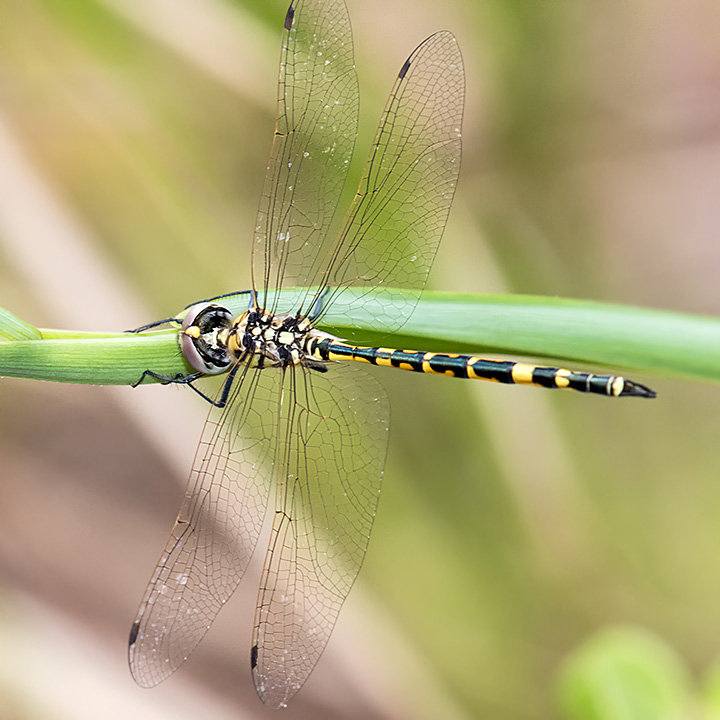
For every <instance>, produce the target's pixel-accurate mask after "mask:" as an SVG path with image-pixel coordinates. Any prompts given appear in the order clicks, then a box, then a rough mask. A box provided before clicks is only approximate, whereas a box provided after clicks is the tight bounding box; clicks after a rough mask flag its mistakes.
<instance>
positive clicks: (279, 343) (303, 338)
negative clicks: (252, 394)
mask: <svg viewBox="0 0 720 720" xmlns="http://www.w3.org/2000/svg"><path fill="white" fill-rule="evenodd" d="M325 338H331V339H333V340H334V339H336V338H335V337H334V336H332V335H329V334H328V333H324V332H322V331H320V330H317V329H315V328H314V327H313V326H312V323H311V322H310V321H309V320H308V319H307V317H305V316H304V315H290V314H273V313H270V312H267V311H265V310H263V309H262V308H250V309H249V310H246V311H245V312H244V313H243V314H242V315H240V316H239V317H237V318H233V315H232V313H231V312H230V311H229V310H228V309H227V308H225V307H222V306H221V305H217V304H215V303H209V302H205V303H198V304H197V305H193V306H192V307H191V308H190V310H189V311H188V313H187V315H186V317H185V320H184V321H183V325H182V328H181V330H180V346H181V348H182V351H183V354H184V355H185V358H186V360H187V361H188V362H189V363H190V364H191V365H192V366H193V367H194V368H195V369H196V370H198V371H200V372H202V373H204V374H207V375H214V374H218V373H222V372H226V371H227V370H229V369H230V365H231V364H232V363H234V362H242V361H244V362H249V363H252V364H253V365H254V366H257V367H260V368H263V367H288V366H290V365H300V364H302V365H306V366H308V367H310V368H312V369H314V370H321V371H322V370H325V366H324V363H321V362H318V361H317V360H316V359H314V358H313V357H311V355H310V352H309V350H308V348H309V343H310V341H311V340H316V339H325Z"/></svg>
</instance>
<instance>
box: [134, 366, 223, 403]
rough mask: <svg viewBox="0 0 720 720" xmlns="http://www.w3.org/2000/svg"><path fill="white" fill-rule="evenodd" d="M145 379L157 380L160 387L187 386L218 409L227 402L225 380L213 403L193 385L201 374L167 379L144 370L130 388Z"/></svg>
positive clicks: (180, 375)
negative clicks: (219, 394) (219, 395)
mask: <svg viewBox="0 0 720 720" xmlns="http://www.w3.org/2000/svg"><path fill="white" fill-rule="evenodd" d="M233 376H234V373H233ZM146 377H151V378H153V379H155V380H157V381H158V382H159V383H160V384H161V385H169V384H172V385H187V386H188V387H189V388H190V389H191V390H194V391H195V392H196V393H197V394H198V395H199V396H200V397H201V398H202V399H203V400H206V401H207V402H209V403H210V404H211V405H214V406H215V407H219V408H222V407H225V403H226V402H227V395H228V393H229V392H230V388H229V386H228V387H227V388H226V387H225V386H226V385H229V384H228V382H227V380H226V381H225V384H224V385H223V391H222V395H221V397H220V400H219V401H215V400H213V399H212V398H210V397H208V396H207V395H206V394H205V393H204V392H203V391H202V390H199V389H198V388H196V387H195V386H194V385H193V382H195V380H197V379H198V378H201V377H203V374H202V373H199V372H196V373H192V375H182V374H178V375H176V376H175V377H168V376H167V375H159V374H158V373H156V372H153V371H152V370H145V372H143V374H142V375H141V376H140V379H139V380H138V381H137V382H136V383H133V384H132V385H131V387H134V388H135V387H137V386H138V385H140V384H141V383H142V381H143V380H144V379H145V378H146ZM228 379H230V378H228Z"/></svg>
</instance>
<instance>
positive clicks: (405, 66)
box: [398, 58, 410, 80]
mask: <svg viewBox="0 0 720 720" xmlns="http://www.w3.org/2000/svg"><path fill="white" fill-rule="evenodd" d="M409 69H410V58H408V59H407V60H406V61H405V62H404V63H403V66H402V67H401V68H400V72H399V73H398V77H399V78H400V79H401V80H402V79H403V78H404V77H405V76H406V75H407V71H408V70H409Z"/></svg>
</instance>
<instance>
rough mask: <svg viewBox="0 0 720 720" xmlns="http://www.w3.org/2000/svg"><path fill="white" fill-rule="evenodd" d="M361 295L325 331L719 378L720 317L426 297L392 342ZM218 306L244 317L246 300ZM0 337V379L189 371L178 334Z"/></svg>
mask: <svg viewBox="0 0 720 720" xmlns="http://www.w3.org/2000/svg"><path fill="white" fill-rule="evenodd" d="M300 292H302V290H287V291H283V294H282V298H281V302H280V307H281V308H282V307H291V306H292V304H293V301H294V299H295V298H297V297H298V294H299V293H300ZM361 292H362V291H358V293H357V295H358V296H357V297H356V296H355V295H356V294H355V293H353V292H352V291H347V292H345V293H344V294H343V296H342V297H341V299H340V301H339V302H338V303H336V304H334V305H333V306H332V307H331V308H330V311H329V312H328V313H327V314H326V315H325V316H324V318H323V326H322V327H323V328H324V329H327V330H329V331H330V332H333V333H335V334H337V335H339V336H340V337H343V338H347V339H350V340H352V341H354V342H357V343H358V344H365V345H393V346H397V347H403V348H413V349H421V350H422V349H427V350H436V351H452V352H461V353H467V352H475V353H478V352H491V353H500V354H507V355H527V356H532V357H538V358H547V359H549V358H553V359H555V360H556V361H561V362H563V363H570V364H577V363H581V364H593V365H602V366H608V367H619V368H627V369H634V370H637V371H641V372H651V373H657V374H664V375H677V376H682V377H688V378H695V379H702V380H718V379H720V320H718V319H715V318H709V317H702V316H696V315H683V314H679V313H671V312H662V311H658V310H645V309H640V308H631V307H625V306H620V305H608V304H602V303H593V302H588V301H582V300H567V299H562V298H547V297H533V296H521V295H462V294H457V293H438V292H427V293H425V294H424V295H423V297H422V299H421V300H420V302H419V303H418V306H417V309H416V311H415V313H414V314H413V316H412V317H411V318H410V320H409V321H408V322H407V323H406V324H405V326H404V327H403V328H402V330H401V331H400V332H399V333H395V334H394V335H391V334H386V333H382V332H378V331H377V330H376V329H373V327H374V324H375V323H374V318H375V317H376V316H377V314H378V311H379V308H380V307H381V305H382V303H383V296H384V293H383V292H377V293H375V294H374V295H373V296H372V297H370V298H367V297H363V298H360V297H359V295H360V293H361ZM393 293H397V291H393ZM220 302H222V303H223V304H225V305H227V306H228V307H229V308H230V309H231V310H232V311H233V312H235V313H238V314H239V313H241V312H243V311H244V310H245V309H246V308H247V305H248V295H247V294H243V295H238V296H235V297H230V298H225V299H223V300H222V301H220ZM341 303H342V304H341ZM348 305H351V306H353V308H355V307H356V306H357V307H358V308H359V309H358V310H355V311H354V312H353V318H354V321H355V326H354V327H348V325H347V322H346V321H344V320H343V317H347V315H346V312H347V307H348ZM33 331H35V332H34V333H33ZM30 336H32V337H35V338H36V339H31V337H30ZM0 338H10V339H7V340H5V341H0V375H6V376H13V377H26V378H34V379H42V380H55V381H58V382H75V383H87V384H103V385H106V384H107V385H126V384H131V383H134V382H137V380H138V379H139V377H140V376H141V375H142V373H143V371H144V370H152V371H154V372H156V373H158V374H161V375H167V376H176V375H178V374H187V373H188V372H190V368H189V366H188V365H187V363H185V361H184V359H183V358H182V356H181V354H180V350H179V347H178V343H177V333H176V330H174V329H172V328H170V329H166V330H161V331H153V332H146V333H142V334H139V335H136V334H130V333H80V332H71V331H65V330H37V329H36V328H32V326H30V325H27V324H26V323H23V322H22V321H20V320H18V319H17V318H14V317H13V316H12V315H10V314H9V313H7V312H3V313H2V314H0ZM37 338H40V339H37Z"/></svg>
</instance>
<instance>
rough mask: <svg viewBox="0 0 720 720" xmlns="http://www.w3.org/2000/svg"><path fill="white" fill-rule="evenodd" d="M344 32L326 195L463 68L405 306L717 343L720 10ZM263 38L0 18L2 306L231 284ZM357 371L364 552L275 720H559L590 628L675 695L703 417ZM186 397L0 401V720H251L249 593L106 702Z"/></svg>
mask: <svg viewBox="0 0 720 720" xmlns="http://www.w3.org/2000/svg"><path fill="white" fill-rule="evenodd" d="M348 5H349V9H350V14H351V18H352V21H353V27H354V33H355V48H356V62H357V66H358V72H359V75H360V87H361V114H362V117H361V130H360V137H359V140H358V146H357V147H358V151H357V158H356V162H355V163H354V169H353V172H354V173H355V175H354V180H353V182H351V184H350V185H351V186H352V185H354V184H355V182H356V180H357V177H358V174H359V171H360V168H361V166H362V162H363V161H364V158H365V154H366V149H367V147H368V145H369V143H370V140H371V138H372V135H373V131H374V127H375V124H376V122H377V118H378V116H379V113H380V110H381V108H382V105H383V103H384V101H385V96H386V94H387V92H388V91H389V89H390V86H391V84H392V81H393V78H394V77H395V75H396V72H397V70H398V68H399V67H400V65H401V64H402V62H403V60H404V58H405V57H406V56H407V54H408V53H409V52H410V51H411V50H412V49H413V48H414V47H415V45H417V43H418V42H419V41H420V40H421V39H422V38H423V37H425V36H426V35H428V34H430V33H431V32H433V31H435V30H438V29H444V28H446V29H450V30H453V31H454V32H455V33H456V35H457V37H458V40H459V43H460V47H461V48H462V51H463V54H464V57H465V62H466V71H467V84H468V102H467V111H466V115H465V125H464V138H465V146H464V147H465V149H464V157H463V169H462V175H461V181H460V186H459V190H458V194H457V196H456V200H455V205H454V209H453V212H452V214H451V217H450V222H449V224H448V228H447V232H446V234H445V237H444V240H443V243H442V245H441V249H440V252H439V254H438V258H437V261H436V264H435V269H434V271H433V273H432V275H431V279H430V283H431V286H432V287H433V288H435V289H447V290H457V291H464V292H523V293H537V294H547V295H560V296H570V297H580V298H590V299H595V300H602V301H611V302H619V303H629V304H638V305H644V306H650V307H658V308H665V309H672V310H682V311H690V312H702V313H711V314H718V312H719V311H720V295H719V294H718V291H717V287H718V269H719V268H720V245H719V244H718V242H717V237H718V233H719V232H720V206H719V205H718V201H717V198H718V197H719V196H720V92H719V91H720V45H718V43H717V28H718V27H720V6H718V5H717V3H715V2H713V0H692V1H691V2H687V3H682V4H680V3H677V2H674V0H639V1H638V2H634V3H622V2H606V3H595V2H591V1H590V0H572V1H570V0H546V1H541V0H482V1H481V0H448V1H447V2H443V3H431V2H428V1H426V0H384V1H383V2H381V1H380V0H365V1H364V2H362V3H361V2H357V1H355V0H348ZM285 9H286V3H285V0H255V1H251V0H173V1H172V2H171V1H170V0H0V305H2V306H4V307H7V308H9V309H11V310H12V311H13V312H15V313H16V314H18V315H19V316H20V317H23V318H25V319H26V320H28V321H30V322H33V323H34V324H37V325H41V326H43V325H44V326H60V327H68V328H76V329H87V330H93V329H94V330H100V329H108V330H120V329H124V328H128V327H135V326H138V325H141V324H143V323H145V322H148V321H151V320H153V319H155V318H159V317H165V316H167V315H169V314H173V313H175V312H177V311H178V310H179V309H180V308H181V307H183V306H184V305H186V304H188V303H190V302H192V301H194V300H196V299H200V298H204V297H207V296H211V295H215V294H218V293H221V292H227V291H230V290H233V289H244V288H246V287H248V285H249V262H248V257H249V242H250V237H251V232H252V229H253V227H254V213H255V210H256V207H257V200H258V196H259V192H260V188H261V183H262V178H263V171H264V168H265V163H266V158H267V153H268V150H269V146H270V140H271V133H272V129H273V122H274V121H273V114H274V99H275V92H276V91H275V83H276V74H277V61H278V55H279V40H280V28H281V26H282V21H283V18H284V13H285ZM350 192H352V187H350ZM378 374H379V375H382V377H383V380H384V382H385V385H386V387H387V389H388V392H389V394H390V396H391V401H392V406H393V424H392V429H391V440H390V453H389V459H388V465H387V469H386V474H385V486H384V491H383V497H382V501H381V504H380V510H379V513H378V516H377V520H376V524H375V530H374V535H373V539H372V543H371V545H370V550H369V553H368V556H367V561H366V564H365V566H364V568H363V571H362V573H361V580H360V582H359V584H358V586H357V587H356V590H355V591H354V593H353V594H352V595H351V597H350V600H349V601H348V603H347V605H346V607H345V609H344V611H343V614H342V615H341V619H340V621H339V623H338V626H337V629H336V632H335V635H334V636H333V639H332V641H331V643H330V646H329V648H328V651H327V652H326V654H325V655H324V657H323V659H322V660H321V661H320V664H319V665H318V667H317V670H316V671H315V673H314V674H313V676H312V677H311V679H310V681H309V682H308V684H307V686H306V688H305V689H304V690H303V691H302V692H301V693H300V695H298V696H297V697H296V699H295V700H294V702H293V704H292V705H291V707H290V709H289V710H287V711H285V715H284V716H285V717H288V718H296V717H297V718H301V717H313V718H330V717H332V718H354V717H363V718H371V717H377V718H439V717H442V718H472V717H492V718H503V719H504V718H518V719H523V720H524V719H527V720H531V719H533V720H534V719H539V718H550V717H557V716H560V715H561V714H562V713H563V712H565V713H567V712H571V711H569V710H568V709H567V708H568V706H567V704H565V705H563V704H562V703H560V702H558V699H557V697H558V691H557V678H558V676H559V675H560V674H561V671H562V668H563V667H566V666H565V663H566V661H567V658H568V657H569V656H572V655H573V653H574V651H576V649H577V648H578V647H579V646H581V645H582V644H583V643H584V642H585V641H586V639H587V638H589V637H591V636H593V635H594V633H596V631H598V630H600V629H602V628H605V627H608V626H614V625H617V624H633V625H635V626H639V627H641V628H645V629H646V630H647V631H650V632H651V633H654V634H656V635H657V636H658V637H659V638H662V639H663V640H664V641H666V642H668V643H670V644H671V646H672V647H673V648H674V649H675V651H676V652H677V653H678V654H679V656H680V657H681V658H682V660H681V663H682V664H683V665H684V666H685V667H686V668H687V672H689V673H690V676H691V677H694V678H701V677H702V676H703V674H704V672H705V671H706V669H707V668H709V667H710V666H711V665H712V664H713V662H714V661H715V660H716V659H717V657H718V655H720V618H719V617H718V612H717V606H718V598H719V597H720V560H719V559H718V558H720V522H718V520H719V519H720V483H719V482H718V477H717V475H718V473H717V464H718V463H717V461H718V457H720V447H718V443H717V430H718V427H719V426H720V418H718V413H717V407H718V401H720V389H718V388H717V387H715V386H708V385H700V384H693V383H688V382H680V381H667V380H664V379H658V378H642V377H639V378H638V379H639V380H641V381H642V380H646V381H648V382H649V383H650V384H652V386H653V387H655V388H656V389H657V390H658V391H659V398H658V400H657V401H654V402H632V401H627V402H619V401H618V402H612V401H606V400H604V399H602V398H588V397H582V396H578V397H575V396H572V395H570V394H562V393H556V394H549V393H545V392H543V391H540V390H533V389H526V388H507V387H498V386H495V385H492V384H483V383H462V382H453V381H450V380H447V379H445V378H438V377H429V376H421V377H419V376H415V375H410V374H402V373H393V372H391V371H383V370H382V369H378ZM189 395H190V393H183V392H182V389H179V388H159V387H152V388H150V387H144V388H141V389H137V390H132V389H130V388H112V389H104V388H86V387H70V386H54V385H49V384H47V385H44V384H39V383H31V382H28V381H11V380H3V382H2V383H0V458H1V459H2V480H1V481H0V717H1V718H3V719H4V718H97V717H103V718H116V717H117V718H120V717H134V718H164V717H172V718H186V717H188V718H189V717H198V716H202V717H205V718H208V719H211V720H215V718H230V717H235V718H237V717H265V716H268V717H269V716H270V712H269V711H267V710H266V709H265V708H263V707H262V706H261V705H260V703H259V701H257V700H256V698H255V695H254V691H253V690H252V685H251V681H250V677H249V672H248V662H247V658H248V653H249V636H250V628H251V624H252V607H253V604H254V598H255V592H256V587H257V578H258V575H257V567H256V568H255V571H254V572H253V568H251V570H250V571H249V574H248V577H247V578H246V580H245V582H244V583H243V585H242V587H241V591H240V592H239V593H238V598H237V600H236V601H234V602H232V603H231V604H230V606H229V607H228V608H227V609H226V611H225V612H223V614H222V616H221V617H220V618H219V619H218V621H217V623H216V627H215V629H214V631H213V632H211V633H210V634H209V636H208V637H207V638H206V640H205V642H204V643H203V645H202V646H201V648H200V649H199V650H198V652H197V653H196V655H195V656H194V657H193V658H192V660H191V661H190V662H189V663H188V664H187V666H186V667H185V668H184V669H183V670H181V671H180V672H179V673H178V674H177V675H176V676H175V677H173V678H172V679H171V680H169V681H168V682H167V683H165V684H164V685H163V686H161V687H159V688H157V689H155V690H153V691H150V692H148V691H144V690H140V689H139V688H136V687H135V685H134V684H133V682H132V679H131V678H130V675H129V673H128V672H127V668H126V664H125V644H126V638H127V632H128V631H129V626H130V622H131V620H132V618H133V616H134V612H135V609H136V604H137V602H138V601H139V599H140V597H141V594H142V592H143V589H144V587H145V582H146V581H147V578H148V576H149V573H150V571H151V569H152V566H153V563H154V562H155V561H156V559H157V555H158V553H159V551H160V549H161V547H162V544H163V543H164V541H165V538H166V535H167V532H168V530H169V528H170V525H171V523H172V521H173V519H174V517H175V513H176V511H177V507H178V505H179V501H180V497H181V492H182V487H183V484H184V480H185V474H186V472H187V468H188V467H189V465H190V461H191V458H192V454H193V450H194V443H195V441H196V437H197V435H198V434H199V430H200V426H201V423H202V417H203V414H204V412H205V409H204V408H203V406H202V401H200V400H199V399H197V398H195V397H192V398H191V397H188V396H189ZM563 708H564V709H563ZM566 716H567V717H569V715H566ZM576 716H577V715H575V716H573V717H576ZM636 716H637V717H645V716H643V715H636ZM587 717H595V716H593V715H590V714H588V715H587ZM648 717H652V715H650V716H648Z"/></svg>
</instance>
